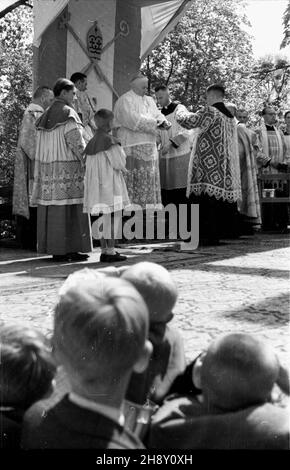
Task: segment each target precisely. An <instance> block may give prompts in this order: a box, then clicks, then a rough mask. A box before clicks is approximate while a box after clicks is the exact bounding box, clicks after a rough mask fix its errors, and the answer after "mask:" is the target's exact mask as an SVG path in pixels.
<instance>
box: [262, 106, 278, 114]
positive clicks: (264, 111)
mask: <svg viewBox="0 0 290 470" xmlns="http://www.w3.org/2000/svg"><path fill="white" fill-rule="evenodd" d="M269 108H273V109H274V110H275V107H274V106H273V105H271V104H267V105H266V106H264V108H263V109H262V111H261V115H262V116H265V114H267V110H268V109H269Z"/></svg>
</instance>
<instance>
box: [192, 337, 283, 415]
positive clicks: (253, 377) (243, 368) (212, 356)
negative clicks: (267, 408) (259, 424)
mask: <svg viewBox="0 0 290 470" xmlns="http://www.w3.org/2000/svg"><path fill="white" fill-rule="evenodd" d="M279 368H280V365H279V361H278V359H277V356H276V354H275V353H274V351H272V349H271V348H270V347H269V346H268V345H266V344H264V343H262V342H261V341H259V340H257V339H256V338H254V337H253V336H250V335H248V334H228V335H225V336H222V337H219V338H218V339H216V340H215V341H213V342H212V343H211V344H210V346H209V348H208V349H207V351H206V353H205V355H204V357H203V361H202V367H201V388H202V391H203V395H204V398H205V403H206V406H207V408H208V409H209V410H213V411H234V410H238V409H242V408H246V407H249V406H253V405H257V404H261V403H265V402H266V401H269V400H270V399H271V392H272V390H273V386H274V384H275V382H276V381H277V379H278V376H279Z"/></svg>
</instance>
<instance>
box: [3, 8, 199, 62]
mask: <svg viewBox="0 0 290 470" xmlns="http://www.w3.org/2000/svg"><path fill="white" fill-rule="evenodd" d="M2 1H3V0H2ZM118 1H123V2H124V3H125V2H127V3H129V4H132V5H134V6H135V7H136V8H141V16H142V32H141V45H140V57H141V59H142V60H143V59H144V57H146V55H148V54H149V53H150V52H151V50H152V49H153V48H154V47H155V46H156V45H157V44H158V43H159V42H160V41H162V39H163V38H164V37H165V36H166V34H168V32H169V31H170V30H171V29H172V28H174V26H175V25H176V23H177V22H178V21H179V20H180V18H181V16H182V15H183V14H184V12H185V11H186V10H187V9H188V8H189V7H190V6H191V4H192V3H193V0H167V1H166V0H138V1H136V0H134V1H132V0H118ZM4 3H7V5H9V3H13V1H11V0H4ZM68 3H69V0H34V6H33V8H34V41H33V42H34V45H35V46H37V47H39V45H40V42H41V36H42V35H43V33H44V31H45V30H46V29H47V28H48V26H49V25H50V24H51V23H52V22H53V21H54V20H55V18H56V17H57V16H58V15H59V14H60V13H61V11H62V10H63V9H64V8H65V7H66V6H67V4H68ZM1 9H2V6H1Z"/></svg>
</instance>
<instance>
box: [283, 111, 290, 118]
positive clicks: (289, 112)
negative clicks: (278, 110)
mask: <svg viewBox="0 0 290 470" xmlns="http://www.w3.org/2000/svg"><path fill="white" fill-rule="evenodd" d="M288 114H290V111H286V113H285V114H284V119H286V117H287V116H288Z"/></svg>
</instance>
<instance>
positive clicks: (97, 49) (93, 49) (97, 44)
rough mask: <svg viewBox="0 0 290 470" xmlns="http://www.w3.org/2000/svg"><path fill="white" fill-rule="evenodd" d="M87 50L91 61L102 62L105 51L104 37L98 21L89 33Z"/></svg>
mask: <svg viewBox="0 0 290 470" xmlns="http://www.w3.org/2000/svg"><path fill="white" fill-rule="evenodd" d="M87 48H88V53H89V54H88V55H89V58H90V59H92V60H101V55H102V49H103V35H102V33H101V30H100V28H99V26H98V22H97V21H95V22H94V24H93V26H92V27H91V28H90V29H89V31H88V34H87Z"/></svg>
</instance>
